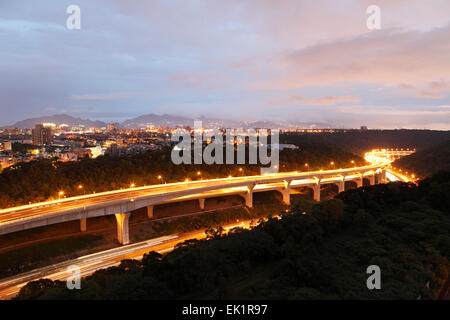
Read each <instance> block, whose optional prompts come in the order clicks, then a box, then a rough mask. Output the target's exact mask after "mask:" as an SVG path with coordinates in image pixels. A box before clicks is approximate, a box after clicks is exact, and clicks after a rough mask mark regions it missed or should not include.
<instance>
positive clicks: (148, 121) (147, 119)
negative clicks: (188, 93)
mask: <svg viewBox="0 0 450 320" xmlns="http://www.w3.org/2000/svg"><path fill="white" fill-rule="evenodd" d="M195 120H201V121H202V125H203V126H204V127H207V128H217V127H219V128H243V129H247V128H283V129H286V128H317V127H319V128H330V125H329V124H327V123H309V122H308V123H307V122H292V123H291V122H282V121H269V120H255V121H238V120H226V119H214V118H206V117H197V118H187V117H182V116H173V115H168V114H163V115H157V114H153V113H150V114H145V115H142V116H139V117H136V118H134V119H129V120H126V121H124V122H122V124H121V125H122V126H123V127H125V128H145V127H147V126H155V127H158V126H162V127H175V126H189V127H193V126H194V121H195Z"/></svg>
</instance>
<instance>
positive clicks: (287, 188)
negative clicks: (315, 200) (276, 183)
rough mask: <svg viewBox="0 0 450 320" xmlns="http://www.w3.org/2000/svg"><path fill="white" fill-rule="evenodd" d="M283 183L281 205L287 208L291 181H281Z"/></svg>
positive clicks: (289, 201) (289, 202) (289, 199)
mask: <svg viewBox="0 0 450 320" xmlns="http://www.w3.org/2000/svg"><path fill="white" fill-rule="evenodd" d="M283 182H284V189H283V191H282V195H283V203H284V204H286V205H288V206H289V205H290V204H291V181H283Z"/></svg>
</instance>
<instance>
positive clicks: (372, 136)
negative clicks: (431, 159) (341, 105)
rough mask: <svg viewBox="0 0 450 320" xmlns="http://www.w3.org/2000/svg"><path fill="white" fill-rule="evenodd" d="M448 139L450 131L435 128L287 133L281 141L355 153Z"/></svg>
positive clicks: (426, 145) (419, 147) (419, 146)
mask: <svg viewBox="0 0 450 320" xmlns="http://www.w3.org/2000/svg"><path fill="white" fill-rule="evenodd" d="M448 140H450V131H435V130H367V131H348V132H335V133H326V132H325V133H324V132H322V133H287V134H282V135H280V142H281V143H293V144H296V145H302V146H306V145H311V146H312V145H315V144H317V145H327V144H328V145H332V146H335V147H338V148H341V149H343V150H346V151H348V152H352V153H355V154H364V153H365V152H368V151H370V150H372V149H378V148H404V149H407V148H409V149H417V150H423V149H426V148H430V147H432V146H434V145H437V144H440V143H443V142H445V141H448Z"/></svg>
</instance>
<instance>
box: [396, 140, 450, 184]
mask: <svg viewBox="0 0 450 320" xmlns="http://www.w3.org/2000/svg"><path fill="white" fill-rule="evenodd" d="M392 165H393V166H394V167H399V168H402V169H403V170H405V171H409V172H414V173H415V174H416V176H418V177H429V176H431V175H433V174H435V173H437V172H438V171H441V170H447V171H450V140H448V141H446V142H444V143H441V144H438V145H436V146H433V147H431V148H427V149H424V150H419V151H417V152H415V153H413V154H411V155H409V156H406V157H403V158H400V159H398V160H396V161H395V162H394V163H393V164H392Z"/></svg>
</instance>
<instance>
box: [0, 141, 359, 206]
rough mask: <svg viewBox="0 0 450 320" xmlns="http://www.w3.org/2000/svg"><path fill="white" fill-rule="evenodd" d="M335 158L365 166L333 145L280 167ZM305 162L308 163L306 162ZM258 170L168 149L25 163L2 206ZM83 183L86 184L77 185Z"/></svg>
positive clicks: (5, 178) (7, 185)
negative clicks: (180, 158) (186, 160)
mask: <svg viewBox="0 0 450 320" xmlns="http://www.w3.org/2000/svg"><path fill="white" fill-rule="evenodd" d="M224 159H225V158H224ZM352 160H354V161H355V163H354V164H352V163H351V161H352ZM331 161H333V162H334V166H335V167H336V168H340V167H341V168H345V167H349V166H353V165H363V164H365V161H364V159H362V158H361V157H360V156H357V155H354V154H351V153H349V152H345V151H342V150H341V149H338V148H335V147H332V146H326V145H320V146H314V147H310V146H305V147H301V148H300V149H296V150H291V149H285V150H282V151H281V152H280V168H279V170H280V171H297V170H298V171H306V170H316V169H317V170H318V169H320V168H323V169H327V168H331V167H330V162H331ZM305 163H307V164H308V167H305V166H304V164H305ZM240 169H241V170H240ZM198 172H199V173H200V174H198ZM257 174H260V165H231V164H230V165H226V164H223V165H220V164H215V165H206V164H202V165H194V164H192V165H189V164H186V165H185V164H181V165H175V164H173V162H172V161H171V149H169V148H165V149H163V150H159V151H151V152H147V153H145V154H140V155H135V156H129V157H120V158H116V157H108V156H102V157H98V158H96V159H83V160H80V161H78V162H58V161H52V160H39V161H31V162H28V163H25V162H22V163H18V164H16V165H14V166H11V167H9V168H7V169H5V170H3V171H2V172H1V173H0V208H6V207H12V206H17V205H23V204H28V203H29V202H40V201H45V200H49V199H52V198H53V199H54V198H56V199H57V198H58V193H59V192H60V191H63V192H64V196H66V197H70V196H76V195H82V194H84V193H86V194H88V193H94V192H102V191H109V190H116V189H120V188H129V187H130V185H131V184H135V185H136V186H144V185H152V184H159V183H166V182H167V183H169V182H180V181H184V180H185V179H189V180H198V179H210V178H225V177H228V176H230V175H231V176H243V175H257ZM158 176H161V177H160V178H159V177H158ZM79 185H81V186H82V188H78V186H79Z"/></svg>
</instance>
